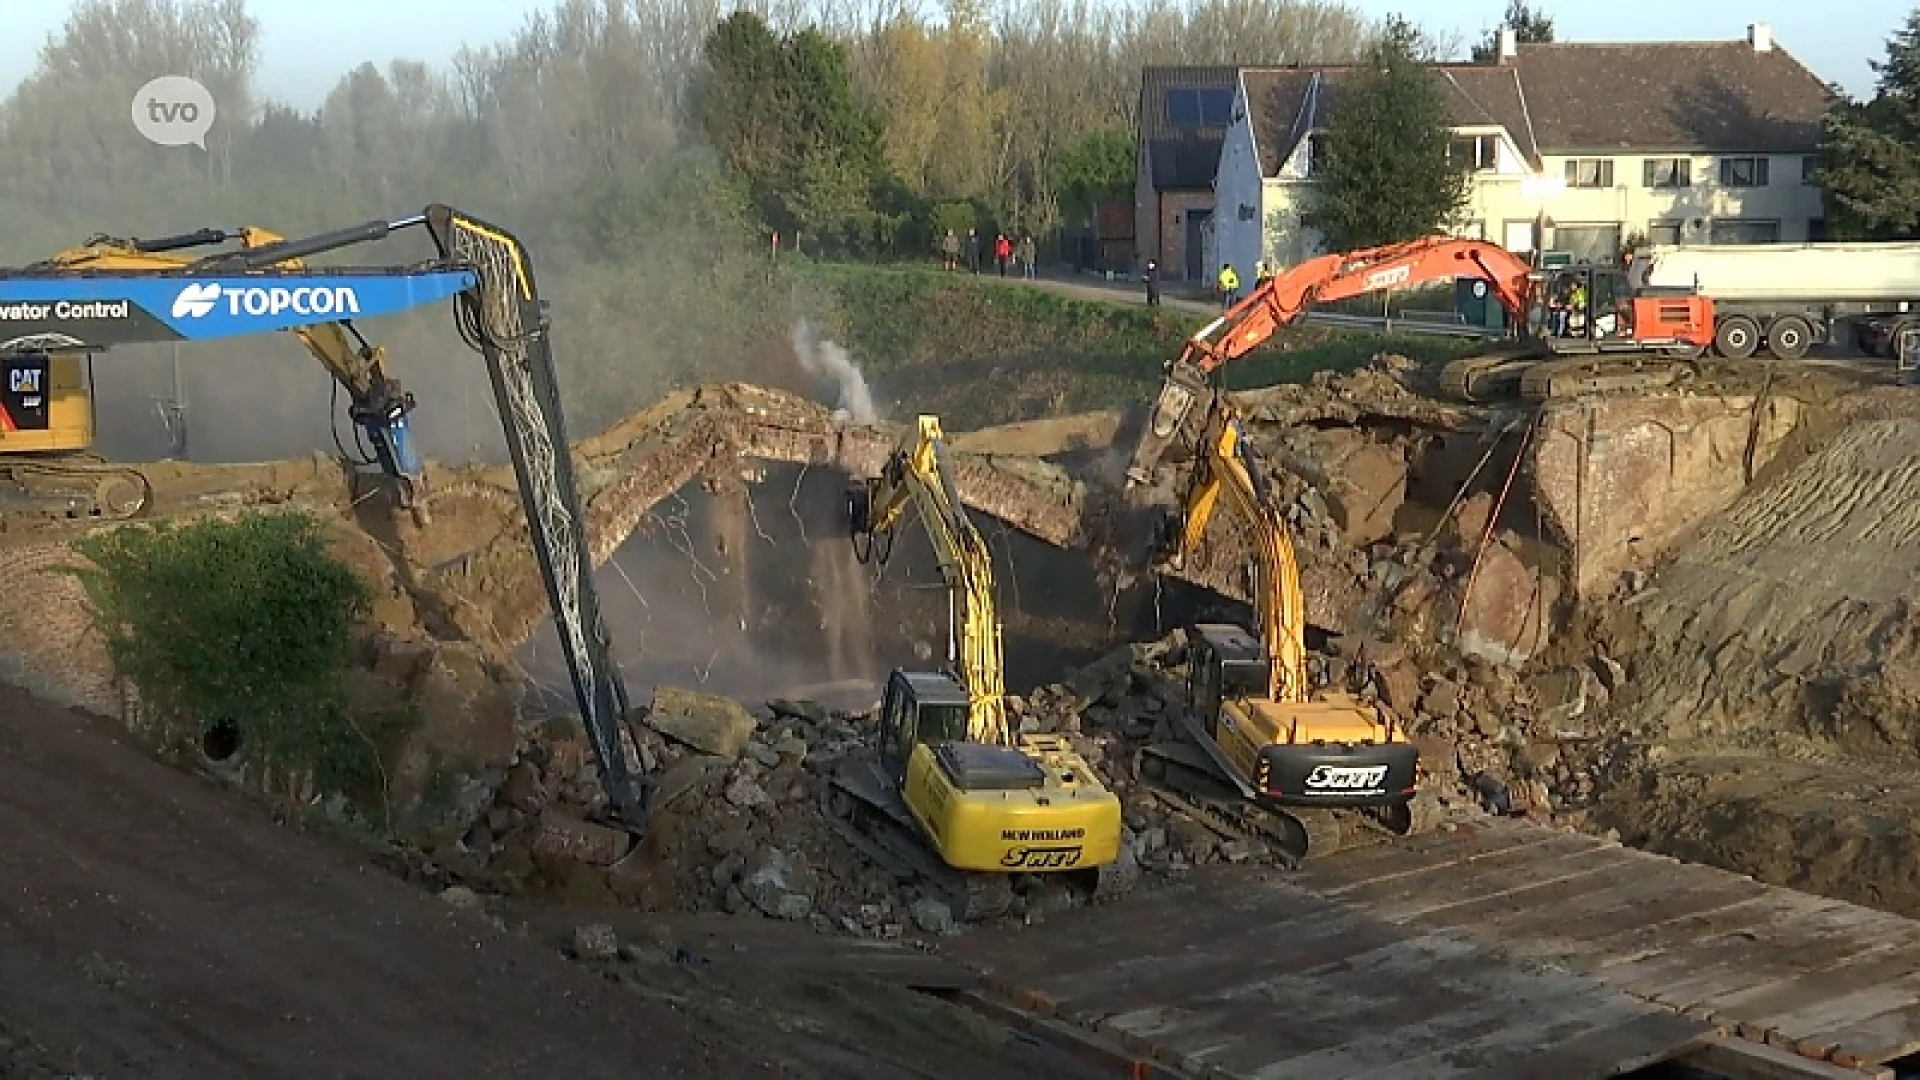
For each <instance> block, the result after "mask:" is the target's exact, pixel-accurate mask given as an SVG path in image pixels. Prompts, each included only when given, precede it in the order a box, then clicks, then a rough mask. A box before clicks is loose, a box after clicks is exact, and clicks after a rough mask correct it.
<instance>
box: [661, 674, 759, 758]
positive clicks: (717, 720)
mask: <svg viewBox="0 0 1920 1080" xmlns="http://www.w3.org/2000/svg"><path fill="white" fill-rule="evenodd" d="M646 723H647V726H648V727H650V728H652V729H653V730H655V731H657V732H659V733H660V734H662V735H665V736H666V737H667V738H669V739H672V740H674V741H675V742H679V743H682V744H684V745H686V746H689V747H691V748H693V749H695V750H698V751H700V752H701V753H703V754H711V755H713V756H714V757H717V758H722V759H725V760H727V761H732V760H733V759H734V758H737V757H739V756H740V752H741V751H743V750H745V749H746V746H747V740H748V739H750V738H752V737H753V732H754V729H755V728H756V727H758V726H759V725H758V724H757V722H756V721H755V720H754V718H753V714H752V713H750V712H748V711H747V709H746V706H744V705H742V704H740V703H739V702H738V701H735V700H733V699H732V698H724V697H720V696H719V695H717V694H706V693H702V692H700V691H698V690H685V689H682V688H680V687H677V686H657V687H655V688H654V691H653V707H652V708H651V709H650V710H648V712H647V716H646Z"/></svg>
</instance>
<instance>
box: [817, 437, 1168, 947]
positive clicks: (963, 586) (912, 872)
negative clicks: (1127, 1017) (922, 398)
mask: <svg viewBox="0 0 1920 1080" xmlns="http://www.w3.org/2000/svg"><path fill="white" fill-rule="evenodd" d="M909 508H912V509H914V510H916V511H917V512H918V514H919V517H920V522H921V524H922V526H924V527H925V529H926V531H927V536H928V538H929V539H930V540H931V541H932V547H933V552H934V555H935V557H936V559H937V560H938V562H939V565H940V576H941V578H942V580H943V581H944V583H945V585H946V589H947V598H948V609H949V627H948V662H949V664H950V665H951V667H950V668H949V670H945V671H904V670H895V671H893V672H891V673H890V674H889V675H888V676H887V685H886V692H885V695H884V697H883V698H882V701H881V706H880V730H879V740H880V744H879V754H878V761H877V762H876V761H872V760H859V761H855V762H853V763H851V764H850V765H848V766H847V767H845V768H843V769H842V770H841V771H840V773H839V774H838V775H837V776H835V777H834V779H833V781H832V783H830V784H829V785H828V787H827V790H826V794H825V797H824V801H825V806H826V811H827V819H828V820H829V821H830V822H832V823H833V824H834V827H835V828H836V830H837V831H838V832H839V833H840V834H841V835H842V836H843V837H844V838H845V839H846V840H847V841H848V842H849V843H851V844H852V845H853V846H854V847H855V848H857V849H859V850H860V851H861V852H862V853H863V854H865V855H866V856H867V857H868V858H870V859H872V860H873V861H874V862H875V863H877V864H879V865H881V866H884V867H887V868H888V869H889V870H891V871H892V872H894V873H895V874H896V875H897V876H899V877H901V878H909V879H918V880H920V881H922V882H924V883H925V884H926V885H927V886H928V887H929V888H930V889H931V890H933V891H934V892H936V893H937V894H938V895H939V896H941V897H942V898H943V899H944V902H945V903H946V904H947V906H948V908H949V910H950V911H951V912H952V914H953V916H954V918H955V919H957V920H960V921H963V922H965V921H975V920H979V919H988V918H994V917H996V916H998V915H1001V914H1004V913H1005V912H1006V911H1007V910H1008V909H1009V908H1010V907H1011V906H1012V903H1013V899H1014V881H1015V879H1016V878H1018V877H1021V876H1024V875H1063V876H1067V877H1068V878H1069V879H1070V880H1071V881H1073V882H1074V883H1075V884H1077V885H1079V886H1081V887H1082V888H1083V889H1085V890H1087V891H1089V892H1091V894H1092V895H1093V897H1094V898H1096V899H1101V900H1104V899H1108V898H1110V897H1112V896H1116V895H1118V894H1119V893H1121V892H1123V891H1125V890H1126V889H1127V888H1128V887H1130V886H1131V884H1132V877H1131V875H1130V874H1129V873H1128V872H1127V867H1129V866H1130V865H1131V864H1130V863H1129V862H1125V861H1124V860H1123V858H1122V856H1123V852H1122V851H1121V820H1120V800H1119V799H1118V798H1117V797H1116V796H1115V795H1114V794H1113V792H1111V791H1109V790H1108V789H1107V788H1106V786H1105V785H1104V784H1102V783H1101V781H1100V778H1099V776H1098V774H1096V773H1095V772H1094V771H1093V768H1092V766H1090V765H1089V764H1088V763H1087V761H1086V759H1085V758H1083V757H1081V756H1080V754H1079V753H1078V752H1077V751H1075V750H1074V748H1073V745H1072V744H1071V743H1070V742H1069V741H1068V740H1067V739H1066V737H1064V736H1061V735H1021V736H1018V737H1016V736H1015V735H1014V733H1013V732H1012V730H1011V728H1010V726H1009V724H1008V722H1007V707H1006V687H1005V682H1004V679H1005V675H1004V670H1003V662H1002V661H1003V646H1002V642H1001V626H1000V616H999V610H998V603H997V601H996V599H995V594H994V581H993V556H992V553H991V552H990V551H989V549H988V548H987V542H986V538H985V537H983V536H981V535H980V531H979V530H978V529H977V528H975V527H974V524H973V522H972V520H971V519H970V518H969V517H968V515H967V511H966V508H965V507H964V506H963V505H962V504H961V502H960V496H959V493H958V492H957V491H956V489H955V488H954V484H953V478H952V475H951V474H950V472H949V471H948V464H947V447H946V437H945V435H944V434H943V433H942V431H941V429H940V421H939V419H938V418H937V417H933V416H921V417H919V418H918V421H917V424H916V430H915V432H914V433H913V434H912V435H910V436H908V437H907V439H905V440H903V441H902V443H901V445H900V446H899V447H898V448H897V449H896V450H895V451H894V452H893V453H892V454H891V455H889V457H888V458H887V461H886V463H885V465H884V466H883V467H882V468H881V470H880V475H878V476H875V477H872V478H870V479H866V480H863V481H861V482H859V483H857V484H855V485H854V486H853V487H851V488H850V489H849V491H848V497H847V511H848V518H849V524H850V526H851V530H850V531H851V536H852V540H853V547H854V555H855V557H856V558H857V559H858V560H859V561H860V562H861V563H863V564H867V563H874V562H878V563H881V564H884V563H885V562H886V561H887V559H888V557H889V556H890V555H891V554H892V551H893V543H894V540H895V538H896V537H897V536H898V532H897V530H898V529H899V527H900V525H901V524H902V523H903V522H904V520H905V518H906V513H907V510H908V509H909Z"/></svg>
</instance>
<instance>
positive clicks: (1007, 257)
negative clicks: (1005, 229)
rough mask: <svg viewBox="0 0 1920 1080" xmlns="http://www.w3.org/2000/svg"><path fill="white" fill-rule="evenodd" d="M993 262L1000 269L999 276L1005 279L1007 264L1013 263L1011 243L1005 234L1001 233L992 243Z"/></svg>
mask: <svg viewBox="0 0 1920 1080" xmlns="http://www.w3.org/2000/svg"><path fill="white" fill-rule="evenodd" d="M993 261H994V263H995V264H996V265H998V266H999V267H1000V276H1001V277H1006V276H1007V263H1009V262H1012V261H1013V241H1011V240H1009V239H1007V234H1006V233H1001V234H1000V238H999V239H998V240H995V241H994V242H993Z"/></svg>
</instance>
